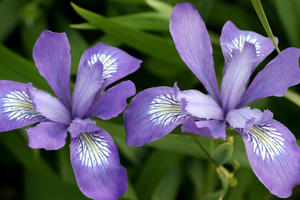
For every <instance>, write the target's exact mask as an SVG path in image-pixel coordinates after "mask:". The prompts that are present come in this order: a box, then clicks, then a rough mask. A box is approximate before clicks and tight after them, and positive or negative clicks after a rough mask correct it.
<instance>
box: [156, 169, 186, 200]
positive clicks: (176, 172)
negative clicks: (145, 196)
mask: <svg viewBox="0 0 300 200" xmlns="http://www.w3.org/2000/svg"><path fill="white" fill-rule="evenodd" d="M181 180H182V171H181V169H180V167H179V166H178V165H177V166H175V167H174V168H173V169H171V170H170V172H169V173H168V174H167V175H166V176H165V177H164V178H163V179H162V181H161V183H160V184H159V185H158V187H157V189H156V191H155V192H154V194H153V195H152V200H161V199H163V200H174V199H176V196H177V193H178V189H179V186H180V183H181Z"/></svg>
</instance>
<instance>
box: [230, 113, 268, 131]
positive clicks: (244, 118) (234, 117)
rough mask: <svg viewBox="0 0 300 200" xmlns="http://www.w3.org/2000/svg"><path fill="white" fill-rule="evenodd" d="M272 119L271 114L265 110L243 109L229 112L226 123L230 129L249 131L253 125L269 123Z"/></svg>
mask: <svg viewBox="0 0 300 200" xmlns="http://www.w3.org/2000/svg"><path fill="white" fill-rule="evenodd" d="M272 118H273V113H272V112H270V111H268V110H265V111H264V112H262V111H260V110H258V109H256V108H255V109H251V108H249V107H244V108H240V109H233V110H231V111H229V113H228V114H227V116H226V121H227V122H228V123H229V125H230V126H231V127H232V128H235V129H244V130H245V131H249V130H250V129H251V128H252V126H253V125H254V124H257V123H262V122H265V121H269V120H271V119H272Z"/></svg>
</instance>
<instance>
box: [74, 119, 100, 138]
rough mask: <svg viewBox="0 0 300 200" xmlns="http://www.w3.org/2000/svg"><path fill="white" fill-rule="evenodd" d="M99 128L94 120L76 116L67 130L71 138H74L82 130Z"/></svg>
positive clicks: (89, 130) (88, 130) (91, 130)
mask: <svg viewBox="0 0 300 200" xmlns="http://www.w3.org/2000/svg"><path fill="white" fill-rule="evenodd" d="M98 129H99V128H98V127H97V125H96V122H93V121H91V120H90V119H84V120H83V119H80V118H76V119H74V120H73V121H72V123H71V124H70V126H69V128H68V131H69V132H70V133H71V136H72V137H73V138H76V137H77V136H78V135H79V134H80V133H83V132H96V131H97V130H98Z"/></svg>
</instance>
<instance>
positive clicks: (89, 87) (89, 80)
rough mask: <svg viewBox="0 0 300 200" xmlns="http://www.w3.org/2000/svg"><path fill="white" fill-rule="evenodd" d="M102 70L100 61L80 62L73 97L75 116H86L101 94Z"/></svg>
mask: <svg viewBox="0 0 300 200" xmlns="http://www.w3.org/2000/svg"><path fill="white" fill-rule="evenodd" d="M102 72H103V66H102V64H101V63H100V62H96V63H93V64H90V63H88V62H87V61H85V62H81V63H80V66H79V68H78V72H77V78H76V83H75V89H74V92H73V98H72V108H73V117H75V116H76V117H80V118H82V117H84V116H85V115H86V113H87V111H88V110H89V108H90V107H91V105H92V104H93V102H94V99H95V97H96V96H97V95H100V93H98V92H99V89H100V87H101V83H102V81H101V79H102Z"/></svg>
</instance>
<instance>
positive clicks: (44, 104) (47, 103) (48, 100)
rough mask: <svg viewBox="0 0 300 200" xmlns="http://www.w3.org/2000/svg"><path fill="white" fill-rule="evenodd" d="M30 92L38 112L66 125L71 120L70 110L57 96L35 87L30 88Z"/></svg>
mask: <svg viewBox="0 0 300 200" xmlns="http://www.w3.org/2000/svg"><path fill="white" fill-rule="evenodd" d="M29 92H30V96H31V98H32V102H33V105H34V108H35V110H36V111H37V112H39V113H41V114H42V115H43V116H45V117H46V118H47V119H49V120H51V121H54V122H58V123H61V124H66V125H68V124H69V123H70V122H71V115H70V112H69V111H68V109H67V108H66V107H65V106H64V105H63V104H62V103H61V102H60V101H59V100H58V99H57V98H55V97H52V96H51V95H50V94H48V93H47V92H44V91H42V90H38V89H35V88H33V87H31V88H30V89H29Z"/></svg>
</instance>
